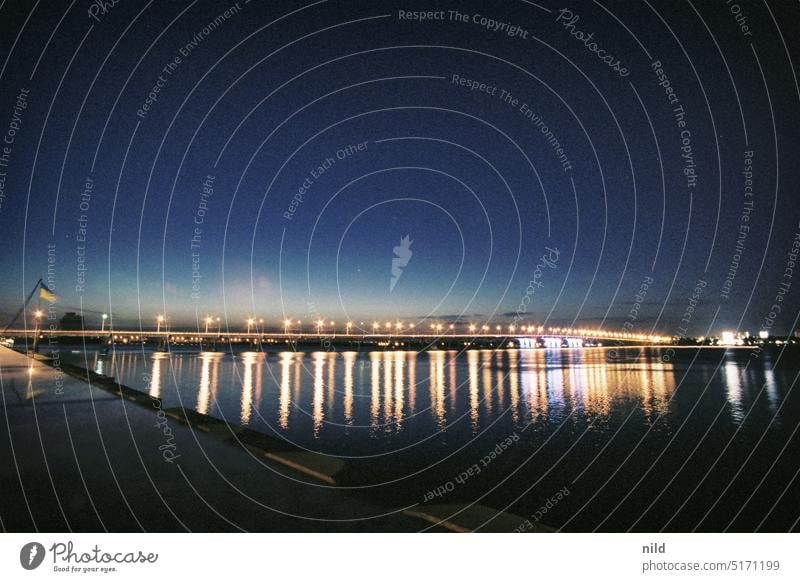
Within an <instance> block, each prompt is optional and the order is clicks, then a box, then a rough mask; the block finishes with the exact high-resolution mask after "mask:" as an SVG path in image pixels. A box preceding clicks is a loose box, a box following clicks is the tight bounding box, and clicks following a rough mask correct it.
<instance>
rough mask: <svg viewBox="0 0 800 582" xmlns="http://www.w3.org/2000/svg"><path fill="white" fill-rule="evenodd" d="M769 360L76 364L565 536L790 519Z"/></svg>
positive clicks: (324, 358) (527, 357) (390, 488)
mask: <svg viewBox="0 0 800 582" xmlns="http://www.w3.org/2000/svg"><path fill="white" fill-rule="evenodd" d="M778 356H779V354H778V353H777V352H776V353H774V354H770V353H767V352H763V353H761V354H760V355H759V356H758V357H753V356H752V355H751V352H750V351H749V350H728V351H726V350H723V349H677V350H674V352H666V351H660V350H657V349H645V350H644V351H641V350H639V349H624V350H620V349H605V348H602V349H597V348H596V349H572V350H567V349H563V350H542V349H539V350H502V351H489V350H487V351H468V352H461V353H459V352H455V351H452V352H451V351H430V352H425V353H417V352H403V351H396V352H371V353H355V352H309V353H297V352H286V353H261V352H242V353H197V352H173V353H171V354H166V353H154V352H149V351H146V352H142V351H135V350H130V351H117V352H116V353H112V354H109V355H107V356H100V355H98V354H96V353H92V354H90V355H88V359H87V361H86V364H88V366H89V367H90V368H92V369H93V370H94V371H96V372H98V373H101V374H106V375H108V376H115V377H117V378H118V379H119V381H120V382H121V383H122V384H125V385H128V386H131V387H133V388H137V389H140V390H143V391H147V392H148V393H149V394H150V395H151V396H154V397H158V398H161V399H162V401H163V406H164V407H165V408H169V407H173V406H185V407H189V408H193V409H195V410H197V411H199V412H202V413H204V414H209V415H212V416H215V417H218V418H222V419H225V420H227V421H229V422H232V423H236V424H241V425H245V426H248V427H250V428H253V429H255V430H258V431H262V432H264V433H267V434H270V435H272V436H279V437H280V438H283V439H286V440H288V441H291V442H292V443H294V444H296V445H297V446H299V447H302V448H305V449H309V450H313V451H317V452H320V453H324V454H329V455H335V456H338V457H343V458H347V459H348V460H349V461H350V463H349V464H350V469H349V475H348V478H347V480H346V482H347V483H349V484H351V486H358V487H361V488H362V489H361V492H362V493H363V494H366V495H374V496H375V497H377V498H380V499H383V500H387V499H388V500H390V501H391V502H392V503H394V504H398V505H403V506H405V505H411V504H414V503H420V502H423V501H425V500H430V499H431V498H432V499H433V501H432V502H436V503H463V502H470V501H475V500H480V503H483V504H484V505H489V506H491V507H495V508H508V511H510V512H513V513H515V514H517V515H520V516H523V517H529V516H531V515H533V514H535V513H536V512H537V511H539V514H538V515H539V516H541V521H542V523H544V524H546V525H547V526H549V527H553V528H564V529H567V530H593V529H595V528H597V529H600V530H615V531H619V530H622V531H624V530H627V529H633V530H643V531H657V530H660V529H662V528H665V529H667V530H681V531H685V530H691V529H694V528H698V529H699V530H712V531H715V530H716V531H718V530H721V529H724V528H726V527H730V529H731V530H740V529H741V530H752V529H755V528H756V527H758V526H759V524H760V522H761V521H762V518H764V515H767V518H766V520H765V521H764V523H761V524H760V526H761V528H762V529H766V530H771V529H778V530H781V529H782V530H786V529H788V528H789V527H791V525H792V522H793V521H794V519H796V518H797V515H798V509H797V508H798V506H800V503H798V500H799V499H800V494H799V492H798V484H797V480H796V479H795V480H794V481H792V478H793V477H794V476H796V471H797V470H798V468H799V467H800V460H798V455H797V447H798V444H800V443H799V442H798V438H797V433H796V431H795V429H796V428H797V426H798V419H800V410H799V409H798V408H799V407H798V398H797V397H796V396H795V395H794V393H793V392H790V389H791V386H792V383H793V382H794V379H795V376H796V374H797V373H798V371H800V365H798V357H797V354H795V353H793V352H787V353H784V354H783V356H781V360H780V362H778ZM79 360H81V362H80V363H83V362H82V360H83V356H82V355H81V356H79ZM737 472H738V474H737ZM762 479H763V481H762ZM432 491H437V492H438V494H433V493H432ZM559 491H560V492H561V495H560V499H557V501H556V502H555V504H554V503H553V502H552V501H551V502H550V503H549V505H551V506H552V507H547V505H548V499H551V498H553V497H554V496H555V497H559V495H558V492H559ZM543 507H546V508H547V511H546V512H545V513H542V512H541V510H542V508H543ZM787 508H789V511H787ZM791 508H794V511H793V512H792V511H791ZM790 514H791V516H793V517H790Z"/></svg>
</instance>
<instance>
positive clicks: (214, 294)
mask: <svg viewBox="0 0 800 582" xmlns="http://www.w3.org/2000/svg"><path fill="white" fill-rule="evenodd" d="M0 6H1V7H0V15H2V18H0V29H2V34H0V45H1V46H2V58H3V61H4V64H3V68H2V70H1V72H2V76H0V84H1V86H2V88H3V90H2V98H1V99H0V133H2V134H3V135H4V136H8V132H9V131H10V130H15V132H14V135H13V139H12V143H11V144H10V145H9V146H8V147H9V148H10V153H8V152H7V158H8V160H7V165H6V166H5V167H0V171H3V173H4V175H3V176H0V178H2V179H3V182H2V184H3V190H2V191H0V192H2V206H0V228H2V233H3V235H4V243H5V247H4V252H3V254H2V256H1V258H0V261H1V262H2V264H1V265H0V269H2V273H3V275H4V277H3V283H2V288H1V289H0V314H2V315H3V318H4V319H8V318H9V317H10V316H11V315H12V314H13V313H14V312H15V311H16V309H17V308H18V307H19V305H20V304H21V302H22V300H23V298H24V296H25V295H27V292H28V291H29V290H30V288H31V287H32V285H33V284H34V283H35V281H36V280H37V279H38V277H39V276H40V275H46V274H47V272H48V271H47V268H48V245H54V246H53V247H50V248H52V249H54V250H53V251H52V253H51V256H52V257H54V259H53V260H54V267H53V268H51V280H52V282H53V283H54V286H55V291H56V293H57V294H58V295H59V297H60V301H59V308H60V309H62V310H64V309H67V308H71V307H75V308H77V307H80V306H81V305H82V306H83V307H84V309H87V310H89V312H88V317H89V318H90V319H92V318H95V319H96V317H97V316H96V315H95V313H94V312H95V311H103V310H110V311H111V312H112V315H113V318H114V320H115V323H116V324H117V325H139V321H140V320H139V318H140V317H141V325H145V326H149V325H151V324H152V321H153V318H154V316H155V314H156V313H159V312H166V313H168V314H169V316H170V318H171V319H172V321H173V322H174V323H175V324H176V325H178V324H191V323H192V322H194V321H195V318H196V317H197V316H200V317H203V316H205V315H206V314H212V315H215V316H217V315H219V316H221V317H223V318H227V319H228V321H229V322H230V324H231V325H232V326H235V325H239V324H240V322H241V321H243V320H244V319H245V318H246V317H247V316H248V315H250V314H256V315H257V316H258V317H263V318H264V319H265V320H269V321H279V320H282V319H283V318H284V316H289V317H292V318H293V319H298V318H300V319H303V320H306V321H308V320H310V319H312V318H313V319H316V318H317V317H319V316H324V317H325V318H327V319H336V320H339V321H343V320H344V319H345V318H351V319H353V320H357V321H358V320H372V319H373V318H380V319H381V320H386V319H393V318H409V319H411V318H419V317H425V316H431V317H438V318H444V317H447V316H452V315H462V318H463V319H464V320H469V321H475V322H483V321H485V320H487V319H489V318H493V319H496V320H498V321H500V320H504V321H508V320H509V319H511V318H512V317H513V314H514V313H515V312H516V311H517V310H518V306H519V305H520V302H521V301H522V300H523V298H524V297H525V296H526V288H528V287H529V282H530V281H531V280H533V279H535V280H536V281H537V283H539V284H538V285H536V286H535V292H534V293H533V294H531V293H529V292H528V297H529V298H530V299H531V300H530V303H529V304H528V303H527V302H526V305H527V307H526V310H527V313H525V314H524V316H522V319H523V320H525V321H531V322H533V321H536V322H543V321H545V320H547V321H548V322H554V323H556V324H559V325H561V324H572V322H573V321H577V322H581V323H583V324H587V325H588V324H592V325H601V324H602V325H604V326H605V327H607V328H609V329H619V328H620V327H621V326H622V325H623V324H624V322H625V321H626V320H628V319H629V312H630V311H631V309H632V308H638V309H639V310H638V315H637V319H636V321H635V326H636V328H637V329H647V330H649V329H651V328H653V327H655V328H656V329H658V330H659V331H660V332H663V333H668V334H675V333H680V331H679V330H680V329H681V324H680V320H681V319H682V318H684V317H685V315H686V313H687V308H688V307H689V306H690V298H691V297H692V294H693V290H694V289H695V287H696V286H697V284H698V281H699V280H702V281H703V282H704V284H705V286H704V287H703V288H702V293H701V294H700V297H699V300H698V304H697V307H696V310H695V311H694V312H693V314H692V315H691V316H690V317H689V321H688V323H689V327H688V332H689V333H692V334H697V335H704V334H706V333H707V332H708V331H709V326H710V331H711V332H712V333H716V332H717V331H719V330H720V329H721V328H723V327H737V326H739V327H740V328H741V329H743V330H744V329H748V330H750V331H755V330H756V329H758V328H759V327H761V326H763V325H764V322H763V319H764V317H767V316H768V315H769V313H770V311H774V309H772V308H771V306H772V305H773V304H774V303H775V302H776V296H778V295H780V293H781V287H780V285H781V283H788V284H789V286H788V288H787V287H785V286H784V290H785V294H784V295H781V297H783V298H784V299H783V301H782V302H781V303H780V306H781V310H780V313H777V314H776V315H777V316H778V317H777V318H776V319H775V322H774V324H772V325H773V330H774V331H780V332H785V331H789V330H791V329H793V328H794V322H795V318H796V317H797V315H798V299H797V298H798V296H800V281H795V280H793V279H792V276H789V277H788V278H787V277H786V276H784V274H785V273H787V271H786V269H787V266H789V265H788V259H787V253H788V252H789V251H790V250H791V248H792V244H793V240H794V236H795V233H796V232H798V231H800V225H798V221H799V220H800V211H798V206H797V204H796V196H797V191H796V190H797V183H798V178H800V169H799V168H798V166H797V164H796V162H795V158H796V152H797V151H798V139H800V138H799V137H798V136H800V132H798V123H800V116H798V111H799V110H800V91H798V85H797V78H796V68H795V69H793V65H794V66H795V67H796V64H797V62H798V60H799V59H800V53H799V51H798V41H797V38H796V35H795V34H793V32H794V31H796V30H797V27H798V25H799V24H800V11H799V10H798V8H797V7H796V6H794V5H793V6H791V7H790V8H787V7H784V6H781V7H778V6H774V7H772V8H771V9H768V8H767V7H766V5H764V4H755V3H754V4H750V3H748V4H742V5H741V7H740V12H739V14H740V18H739V20H738V21H737V19H736V16H735V14H733V13H732V9H731V5H730V4H726V3H724V2H715V3H700V2H677V3H676V2H650V3H649V4H648V3H647V2H643V3H637V4H636V5H632V4H631V3H629V2H601V3H599V4H596V3H589V2H580V3H571V4H569V5H567V6H566V8H565V6H564V5H560V4H552V3H547V2H542V3H539V4H534V3H530V2H524V1H522V0H519V1H507V2H502V3H498V2H474V3H472V2H427V3H424V2H415V3H413V4H411V5H407V4H403V3H397V2H337V1H334V0H330V1H327V2H317V3H310V4H305V3H303V2H283V1H282V2H262V1H259V0H252V1H251V2H249V3H245V2H244V1H241V2H239V3H238V4H236V3H233V2H209V1H197V2H185V3H181V2H170V3H160V2H150V3H145V2H133V1H130V2H129V1H125V0H122V1H120V2H119V3H117V4H116V5H115V6H113V7H110V5H109V8H108V9H107V10H105V11H104V10H99V9H98V8H97V4H95V3H92V2H87V1H85V0H77V1H76V2H55V1H54V2H46V3H44V2H41V3H36V5H35V7H34V5H33V3H30V2H5V3H3V4H1V5H0ZM737 6H738V5H737ZM455 9H458V10H459V11H460V12H461V13H462V14H464V15H466V17H467V21H466V22H464V21H463V20H461V19H459V18H456V17H455V15H454V14H453V13H450V12H448V11H449V10H455ZM562 9H565V10H562ZM770 10H772V12H770ZM400 11H404V13H405V14H404V15H402V16H401V14H400ZM413 11H434V12H436V13H437V14H434V16H438V17H441V18H439V19H429V20H425V21H419V20H413V19H412V17H411V16H410V14H409V13H410V12H413ZM567 11H568V12H570V13H571V15H570V14H568V12H567ZM734 11H735V9H734ZM90 14H93V15H94V17H93V16H91V15H90ZM576 16H577V17H578V18H577V19H575V17H576ZM742 16H743V17H744V20H742ZM487 19H491V20H492V21H495V22H497V23H498V24H497V25H496V26H495V27H496V28H497V30H492V24H491V23H489V22H488V20H487ZM776 22H777V23H778V24H777V25H776ZM742 23H744V24H746V26H747V29H746V30H745V29H743V28H741V25H742ZM511 26H516V27H518V29H519V30H520V32H519V33H517V34H515V35H513V36H509V35H508V34H506V33H505V32H504V31H506V30H508V27H511ZM591 33H594V34H593V36H592V37H591V38H589V39H587V35H589V34H591ZM598 51H604V52H599V53H598ZM606 55H610V56H609V58H608V60H609V61H615V60H619V62H620V66H618V67H616V68H617V69H620V68H621V67H624V69H627V71H625V72H626V73H627V74H625V75H621V74H620V72H619V71H618V70H615V68H614V66H613V63H612V66H608V65H607V64H606V63H605V62H604V61H603V59H602V58H601V57H604V56H606ZM176 58H179V60H178V61H176ZM656 61H660V65H661V66H660V67H659V66H658V65H654V63H655V62H656ZM658 69H661V70H663V75H665V77H664V76H663V75H662V76H661V77H659V71H658ZM454 75H457V77H456V78H455V79H454ZM461 78H463V79H468V80H469V81H475V82H476V89H475V90H471V89H470V88H469V85H468V84H467V85H465V84H461V83H459V82H458V81H459V79H461ZM481 83H484V84H485V87H483V89H481V88H480V84H481ZM667 84H668V86H669V88H670V89H671V90H672V91H674V93H667V92H666V88H667ZM154 91H157V93H152V92H154ZM503 91H505V92H507V93H510V94H511V96H512V97H511V98H509V99H505V100H504V99H503V96H504V95H505V93H503ZM21 92H22V98H21V99H20V98H19V96H20V93H21ZM151 93H152V97H155V100H153V99H152V98H151V99H148V95H149V94H151ZM671 95H674V96H673V97H672V99H673V101H674V102H673V103H670V101H669V99H670V96H671ZM514 99H516V101H514ZM23 103H24V108H23V107H22V104H23ZM676 107H682V108H683V111H684V112H685V117H680V116H678V115H677V114H676V111H675V109H676ZM681 122H683V123H685V125H681ZM543 126H546V127H543ZM17 127H18V129H16V128H17ZM556 141H557V143H556ZM359 144H361V146H360V148H359ZM559 147H560V148H561V150H560V151H558V152H557V151H556V150H557V148H559ZM750 151H752V152H753V155H752V193H753V195H752V196H746V195H745V186H746V184H745V175H744V174H743V171H744V170H745V164H746V158H747V156H748V154H747V153H746V152H750ZM326 160H332V162H330V161H329V162H326ZM320 166H323V167H322V168H321V171H319V168H320ZM687 168H690V171H689V175H688V176H687V174H686V173H685V170H686V169H687ZM693 176H696V178H694V177H693ZM209 177H210V178H209ZM87 179H89V180H91V185H92V188H91V189H92V191H91V196H90V197H86V196H84V197H83V198H82V194H83V193H84V191H85V189H86V183H87ZM204 182H205V183H206V191H205V193H204ZM209 186H210V187H209ZM304 186H305V187H304ZM303 187H304V191H303V192H302V193H299V192H298V190H299V189H300V188H303ZM748 192H749V191H748ZM82 202H84V204H83V207H82V206H81V204H82ZM749 202H752V208H750V207H749V206H747V204H746V203H749ZM287 213H289V214H288V215H287ZM743 214H746V215H747V218H743ZM82 215H83V216H84V220H81V216H82ZM287 216H291V218H287ZM200 218H202V224H198V221H199V219H200ZM195 228H199V232H197V231H195V230H194V229H195ZM84 230H85V238H86V240H85V241H82V240H80V238H81V236H82V234H83V231H84ZM743 233H744V234H743ZM193 235H196V236H195V240H194V242H195V245H194V248H193V247H192V236H193ZM405 235H409V236H410V238H411V239H412V240H413V243H412V244H411V247H410V248H411V251H412V255H411V258H410V259H409V260H408V263H407V265H406V266H405V267H401V268H400V273H401V276H400V277H399V278H398V279H397V281H396V284H395V285H394V287H393V288H391V290H390V282H391V280H392V276H393V272H392V260H393V258H396V257H395V255H394V253H393V249H394V247H396V246H397V245H398V244H399V243H400V239H401V237H403V236H405ZM737 241H738V243H739V246H738V248H737ZM547 248H550V249H557V250H558V251H559V252H558V261H557V262H555V263H552V264H550V265H545V266H544V267H543V268H542V267H541V266H540V267H539V272H538V274H537V263H540V259H541V257H542V256H543V255H544V254H546V253H549V252H551V251H548V250H546V249H547ZM81 266H85V267H86V271H85V285H84V286H83V288H82V289H80V283H81V279H80V277H81V275H80V273H79V268H81ZM197 275H199V279H198V278H197ZM798 276H800V272H798ZM651 277H652V283H651V284H649V288H648V289H647V294H646V296H645V297H642V296H641V294H640V293H639V290H640V287H641V286H642V283H643V281H649V278H651ZM726 281H727V282H726ZM531 288H534V287H531ZM193 290H194V293H193ZM692 304H693V302H692ZM502 314H506V315H505V316H502ZM509 314H511V315H509Z"/></svg>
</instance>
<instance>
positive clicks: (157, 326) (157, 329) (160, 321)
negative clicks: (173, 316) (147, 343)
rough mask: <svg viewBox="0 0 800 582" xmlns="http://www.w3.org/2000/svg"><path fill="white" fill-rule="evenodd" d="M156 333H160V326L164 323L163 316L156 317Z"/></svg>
mask: <svg viewBox="0 0 800 582" xmlns="http://www.w3.org/2000/svg"><path fill="white" fill-rule="evenodd" d="M156 322H157V323H156V333H161V324H162V323H164V316H163V315H159V316H158V317H156Z"/></svg>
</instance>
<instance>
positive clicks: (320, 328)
mask: <svg viewBox="0 0 800 582" xmlns="http://www.w3.org/2000/svg"><path fill="white" fill-rule="evenodd" d="M34 316H35V318H36V323H37V325H38V324H39V323H40V322H41V319H42V317H43V316H44V313H43V312H42V311H41V310H39V309H37V310H36V311H35V312H34ZM107 319H108V315H107V314H105V313H104V314H103V316H102V320H103V323H102V328H101V332H102V331H103V330H104V329H105V325H106V320H107ZM166 322H167V318H166V317H165V316H164V315H162V314H159V315H157V316H156V332H157V333H160V332H161V327H162V326H164V327H166ZM204 323H205V333H208V329H209V327H210V326H212V325H214V324H216V326H217V332H218V333H219V332H220V331H222V320H221V319H220V318H219V317H216V318H214V317H211V316H207V317H206V318H205V320H204ZM245 323H246V324H247V333H248V334H249V333H251V332H252V330H253V328H254V327H255V329H256V333H258V328H259V326H261V330H262V332H263V329H264V327H263V324H264V320H263V319H258V320H256V319H255V318H254V317H249V318H248V319H247V320H246V321H245ZM314 323H315V326H316V331H317V334H319V335H321V334H322V333H323V332H324V331H325V323H326V322H325V320H324V319H319V320H317V321H316V322H314ZM302 324H303V322H302V320H300V319H298V320H296V321H293V320H291V319H285V320H284V321H283V331H284V333H286V334H289V333H290V332H291V331H292V327H293V326H294V325H297V329H298V332H300V333H302ZM328 325H329V326H330V327H331V331H332V332H334V333H335V332H336V327H335V326H336V322H335V321H330V322H328ZM354 325H355V324H354V323H353V322H352V321H348V322H347V323H346V324H345V330H346V334H347V335H350V333H351V332H352V330H353V326H354ZM359 325H360V328H359V329H362V330H363V329H365V328H364V325H365V324H364V322H363V321H362V322H360V324H359ZM382 329H383V333H391V332H392V330H396V332H397V333H402V332H403V331H404V330H405V331H408V332H409V333H414V330H415V329H416V326H415V325H414V324H413V323H410V324H408V325H407V326H406V324H404V323H403V322H401V321H398V322H391V321H387V322H386V323H384V324H381V323H380V322H378V321H375V322H373V323H372V332H373V333H376V334H377V333H381V330H382ZM430 329H431V331H432V332H435V333H437V334H438V333H442V332H444V331H445V329H447V331H448V332H450V333H453V334H455V324H452V323H451V324H448V325H447V326H446V327H445V325H444V324H442V323H431V324H430ZM467 329H469V331H470V333H477V332H478V329H479V328H478V326H477V325H475V324H472V323H471V324H469V325H468V327H467ZM507 330H508V332H509V333H528V334H531V333H544V332H545V327H544V326H542V325H540V326H535V325H522V326H519V327H517V326H516V325H515V324H513V323H512V324H509V325H508V326H507ZM480 331H481V332H482V333H484V334H487V333H489V332H490V331H491V327H490V326H489V325H482V326H480ZM494 331H495V332H496V333H497V334H500V333H502V331H503V326H502V325H495V326H494ZM547 331H548V332H549V333H554V334H566V335H579V336H591V337H598V338H611V339H622V340H650V341H653V342H666V341H669V340H670V338H668V337H666V336H656V335H646V334H633V333H627V332H613V331H602V330H592V329H574V328H571V327H549V328H547Z"/></svg>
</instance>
